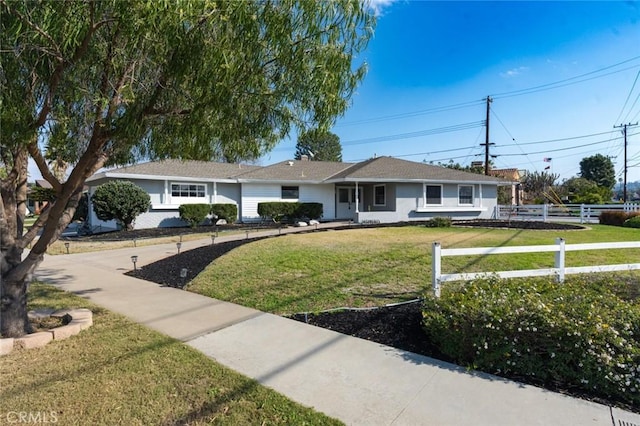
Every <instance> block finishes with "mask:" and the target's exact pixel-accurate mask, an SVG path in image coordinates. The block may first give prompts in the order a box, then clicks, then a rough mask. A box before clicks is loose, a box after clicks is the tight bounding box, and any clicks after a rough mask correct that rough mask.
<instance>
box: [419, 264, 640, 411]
mask: <svg viewBox="0 0 640 426" xmlns="http://www.w3.org/2000/svg"><path fill="white" fill-rule="evenodd" d="M627 287H628V288H627ZM631 287H633V288H635V289H636V290H635V291H633V292H631V291H629V289H630V288H631ZM638 287H639V284H638V281H637V278H636V277H635V276H620V275H609V276H597V277H596V276H588V275H585V276H582V275H580V276H572V277H570V279H567V280H566V281H565V283H564V284H558V283H556V282H555V281H553V280H551V279H528V280H526V281H524V280H522V279H520V280H500V279H499V278H495V277H494V278H487V279H481V280H475V281H472V282H470V283H468V284H466V285H464V286H462V285H461V286H460V288H458V289H456V288H455V284H451V285H450V286H449V289H447V287H445V290H446V291H444V292H443V294H442V297H441V298H440V299H436V298H433V297H431V298H427V299H425V302H424V310H423V325H424V328H425V331H426V333H427V334H428V335H429V337H430V339H431V341H432V342H433V343H435V344H436V345H437V346H438V348H439V350H440V351H441V352H442V353H443V354H445V355H447V356H448V357H450V358H451V359H453V360H454V361H455V362H457V363H460V364H461V365H468V366H470V367H471V368H474V369H477V370H481V371H485V372H487V373H492V374H498V375H502V376H506V377H511V378H523V377H526V378H527V381H528V382H530V383H534V384H545V385H547V386H551V387H555V388H574V389H582V390H584V391H586V392H589V393H590V394H592V395H600V396H605V397H607V398H613V399H615V400H618V401H622V402H624V403H627V404H631V405H635V406H638V404H640V367H638V366H640V303H638V299H637V294H638V293H637V290H638ZM625 289H626V290H625ZM623 294H627V296H628V295H629V294H635V295H636V296H635V297H636V299H635V300H633V298H632V297H629V300H625V299H624V298H623V297H625V296H624V295H623Z"/></svg>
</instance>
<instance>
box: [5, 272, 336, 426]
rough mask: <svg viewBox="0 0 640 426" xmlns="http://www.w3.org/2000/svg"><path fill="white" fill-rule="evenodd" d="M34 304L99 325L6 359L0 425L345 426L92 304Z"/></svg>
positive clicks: (74, 300) (51, 298)
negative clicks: (23, 417) (23, 418)
mask: <svg viewBox="0 0 640 426" xmlns="http://www.w3.org/2000/svg"><path fill="white" fill-rule="evenodd" d="M30 298H31V300H30V302H29V306H30V308H44V307H53V308H71V307H86V308H89V309H91V310H92V311H93V315H94V317H93V321H94V325H93V326H92V327H90V328H88V329H87V330H84V331H82V332H81V333H80V334H78V335H77V336H73V337H71V338H69V339H67V340H61V341H54V342H52V343H49V344H48V345H47V346H45V347H44V348H40V349H31V350H22V351H13V352H12V353H10V354H9V355H7V356H4V357H2V358H1V363H2V369H0V383H1V384H2V386H0V423H3V422H4V421H7V422H13V421H14V420H16V419H18V417H16V416H17V415H18V414H17V413H31V415H32V416H33V417H32V418H34V419H35V418H37V419H40V420H44V419H47V421H48V422H49V423H57V424H64V425H72V424H74V425H75V424H77V425H151V424H181V425H182V424H191V425H199V424H210V423H215V424H227V425H238V424H258V425H260V424H308V425H313V424H315V425H326V424H340V423H339V422H338V421H336V420H334V419H331V418H328V417H327V416H325V415H323V414H320V413H317V412H315V411H313V410H312V409H310V408H306V407H303V406H301V405H299V404H297V403H294V402H292V401H290V400H289V399H287V398H285V397H284V396H282V395H280V394H278V393H276V392H274V391H272V390H270V389H267V388H265V387H263V386H261V385H260V384H258V383H257V382H256V381H254V380H252V379H248V378H246V377H244V376H242V375H240V374H238V373H235V372H234V371H232V370H230V369H228V368H226V367H223V366H221V365H220V364H218V363H216V362H214V361H212V360H211V359H209V358H207V357H206V356H205V355H203V354H201V353H200V352H198V351H196V350H194V349H191V348H189V347H188V346H186V345H184V344H183V343H181V342H179V341H177V340H175V339H172V338H169V337H166V336H164V335H162V334H160V333H157V332H155V331H152V330H150V329H148V328H145V327H143V326H141V325H138V324H136V323H133V322H131V321H129V320H127V319H126V318H125V317H123V316H121V315H117V314H114V313H111V312H109V311H106V310H104V309H102V308H99V307H97V306H95V305H92V304H91V303H89V302H87V301H86V300H84V299H81V298H79V297H76V296H73V295H71V294H69V293H65V292H62V291H60V290H57V289H55V288H54V287H51V286H48V285H43V284H34V285H32V287H31V290H30ZM36 416H37V417H36Z"/></svg>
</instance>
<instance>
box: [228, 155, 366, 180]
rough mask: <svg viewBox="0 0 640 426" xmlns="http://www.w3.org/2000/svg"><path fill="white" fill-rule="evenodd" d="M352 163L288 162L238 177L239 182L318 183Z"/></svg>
mask: <svg viewBox="0 0 640 426" xmlns="http://www.w3.org/2000/svg"><path fill="white" fill-rule="evenodd" d="M351 166H353V163H338V162H331V161H309V160H289V161H282V162H280V163H276V164H273V165H271V166H266V167H262V168H259V169H255V170H251V171H249V172H246V173H244V174H242V175H241V176H238V180H239V181H240V182H253V181H271V182H301V183H302V182H307V183H320V182H324V181H326V180H327V179H329V178H330V177H331V176H333V175H335V174H336V173H339V172H341V171H343V170H345V169H348V168H349V167H351Z"/></svg>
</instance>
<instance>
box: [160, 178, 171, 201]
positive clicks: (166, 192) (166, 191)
mask: <svg viewBox="0 0 640 426" xmlns="http://www.w3.org/2000/svg"><path fill="white" fill-rule="evenodd" d="M161 204H169V181H168V180H165V181H164V195H163V197H162V201H161Z"/></svg>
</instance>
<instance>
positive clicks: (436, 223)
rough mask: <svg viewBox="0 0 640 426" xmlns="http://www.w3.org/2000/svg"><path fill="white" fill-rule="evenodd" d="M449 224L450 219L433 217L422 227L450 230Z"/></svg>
mask: <svg viewBox="0 0 640 426" xmlns="http://www.w3.org/2000/svg"><path fill="white" fill-rule="evenodd" d="M451 222H452V221H451V218H450V217H434V218H432V219H429V220H428V221H427V223H425V224H424V226H426V227H427V228H450V227H451Z"/></svg>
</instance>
